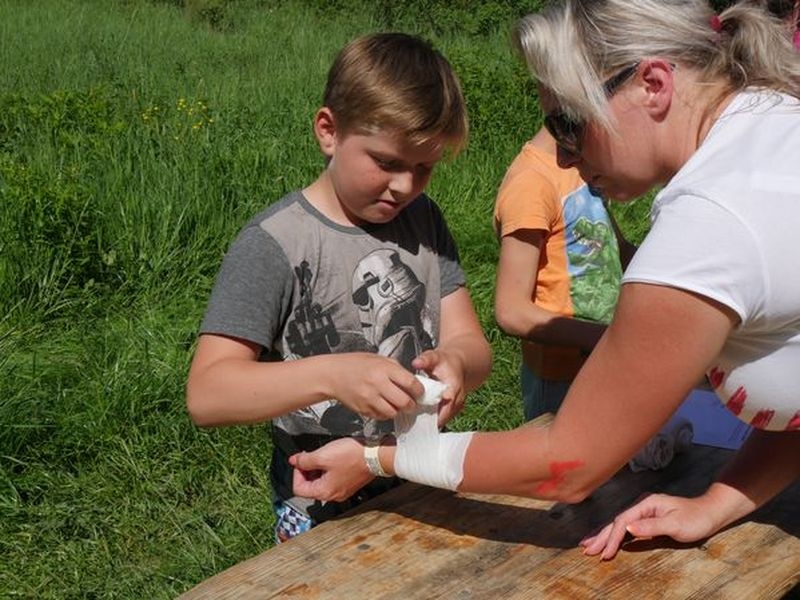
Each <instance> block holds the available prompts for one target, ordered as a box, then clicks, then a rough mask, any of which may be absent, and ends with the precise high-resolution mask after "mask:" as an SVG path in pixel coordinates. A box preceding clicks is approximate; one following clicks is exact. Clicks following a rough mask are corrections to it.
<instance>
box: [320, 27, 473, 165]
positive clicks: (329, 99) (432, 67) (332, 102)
mask: <svg viewBox="0 0 800 600" xmlns="http://www.w3.org/2000/svg"><path fill="white" fill-rule="evenodd" d="M323 104H324V105H325V106H327V107H328V108H329V109H330V110H331V112H332V113H333V116H334V119H335V120H336V127H337V129H338V130H340V131H342V132H344V133H345V134H347V133H351V132H356V133H374V132H376V131H378V130H381V131H386V130H389V131H391V130H394V131H396V132H398V133H399V134H401V135H402V136H404V137H405V139H407V140H408V141H410V142H411V143H413V144H423V143H426V142H429V141H431V140H435V139H442V141H443V142H444V144H445V145H446V146H447V147H449V148H450V150H451V151H452V152H453V154H457V153H458V151H459V150H460V149H461V148H462V147H463V145H464V144H465V143H466V139H467V131H468V122H467V111H466V104H465V102H464V96H463V94H462V92H461V86H460V84H459V82H458V78H457V77H456V75H455V73H454V72H453V69H452V68H451V66H450V63H449V62H448V61H447V59H445V58H444V56H442V54H441V53H439V52H438V51H437V50H435V49H434V48H433V46H432V45H431V44H430V43H428V42H427V41H425V40H422V39H420V38H418V37H415V36H412V35H408V34H404V33H376V34H371V35H366V36H363V37H360V38H357V39H355V40H353V41H352V42H350V43H349V44H347V45H346V46H345V47H344V48H343V49H342V50H341V51H340V52H339V54H338V55H337V57H336V59H335V60H334V62H333V65H332V66H331V68H330V71H329V72H328V82H327V85H326V86H325V95H324V97H323Z"/></svg>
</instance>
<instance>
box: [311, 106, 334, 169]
mask: <svg viewBox="0 0 800 600" xmlns="http://www.w3.org/2000/svg"><path fill="white" fill-rule="evenodd" d="M314 135H316V136H317V142H318V143H319V149H320V150H321V151H322V153H323V154H324V155H325V156H327V157H331V156H333V151H334V150H335V149H336V121H335V119H334V118H333V113H332V112H331V109H329V108H328V107H327V106H323V107H322V108H320V109H319V110H318V111H317V114H316V115H314Z"/></svg>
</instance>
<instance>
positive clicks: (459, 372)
mask: <svg viewBox="0 0 800 600" xmlns="http://www.w3.org/2000/svg"><path fill="white" fill-rule="evenodd" d="M412 366H413V367H414V368H415V369H418V370H422V371H425V372H426V373H428V374H429V375H431V376H432V377H433V378H435V379H438V380H440V381H442V382H444V383H446V384H447V385H448V389H447V390H446V391H445V392H444V394H443V396H442V400H443V403H442V405H441V406H440V410H439V424H440V425H443V424H444V423H446V422H447V421H449V420H450V419H451V418H453V417H454V416H455V415H457V414H458V413H459V412H460V411H461V409H462V408H463V407H464V399H465V397H466V395H467V393H469V392H471V391H472V390H474V389H476V388H477V387H479V386H480V385H482V384H483V382H484V381H486V378H487V377H488V376H489V372H490V370H491V368H492V350H491V347H490V346H489V342H488V341H487V340H486V336H485V335H484V333H483V329H482V328H481V324H480V321H479V320H478V316H477V314H476V313H475V309H474V307H473V305H472V299H471V298H470V295H469V292H468V291H467V290H466V288H463V287H461V288H458V289H457V290H456V291H455V292H452V293H450V294H448V295H447V296H445V297H444V298H442V307H441V317H440V329H439V345H438V346H437V347H436V348H434V349H432V350H428V351H426V352H423V353H422V354H420V355H419V356H418V357H417V358H416V359H414V362H413V363H412Z"/></svg>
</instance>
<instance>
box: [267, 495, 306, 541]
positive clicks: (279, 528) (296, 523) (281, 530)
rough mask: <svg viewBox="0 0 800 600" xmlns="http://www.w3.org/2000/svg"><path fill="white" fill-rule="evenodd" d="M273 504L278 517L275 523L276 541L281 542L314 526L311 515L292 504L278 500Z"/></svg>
mask: <svg viewBox="0 0 800 600" xmlns="http://www.w3.org/2000/svg"><path fill="white" fill-rule="evenodd" d="M272 506H273V508H274V509H275V514H276V515H277V517H278V519H277V522H276V523H275V541H276V542H277V543H279V544H280V543H281V542H285V541H288V540H290V539H292V538H293V537H294V536H296V535H300V534H301V533H305V532H306V531H308V530H309V529H311V528H312V527H313V526H314V522H313V521H312V520H311V518H310V517H308V516H307V515H304V514H303V513H301V512H300V511H298V510H297V509H296V508H294V507H293V506H292V505H291V504H287V503H286V502H282V501H278V502H275V503H273V505H272Z"/></svg>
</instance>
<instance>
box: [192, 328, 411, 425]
mask: <svg viewBox="0 0 800 600" xmlns="http://www.w3.org/2000/svg"><path fill="white" fill-rule="evenodd" d="M260 352H261V346H259V345H258V344H255V343H253V342H249V341H247V340H243V339H239V338H232V337H225V336H221V335H212V334H204V335H201V336H200V340H199V341H198V344H197V350H196V352H195V355H194V359H193V360H192V365H191V368H190V370H189V379H188V383H187V386H186V405H187V408H188V410H189V413H190V415H191V417H192V420H193V421H194V422H195V423H197V424H198V425H203V426H215V425H233V424H246V423H257V422H261V421H266V420H269V419H272V418H275V417H278V416H281V415H284V414H286V413H289V412H291V411H293V410H297V409H299V408H303V407H305V406H309V405H311V404H314V403H315V402H319V401H322V400H326V399H328V398H335V399H337V400H339V401H340V402H342V403H343V404H345V405H346V406H347V407H348V408H350V409H351V410H354V411H355V412H357V413H359V414H361V415H364V416H367V417H372V418H376V419H390V418H393V417H394V416H395V415H396V414H397V411H398V410H412V409H413V408H414V407H415V398H417V397H419V396H420V395H421V394H422V393H423V391H424V389H423V387H422V384H421V383H420V382H419V381H417V379H416V378H415V377H414V375H413V374H412V373H411V372H409V371H407V370H406V369H404V368H403V367H402V366H401V365H400V364H399V363H398V362H397V361H395V360H392V359H390V358H386V357H385V356H380V355H377V354H373V353H369V352H351V353H344V354H326V355H320V356H312V357H307V358H301V359H297V360H292V361H283V362H259V361H258V357H259V354H260Z"/></svg>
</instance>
